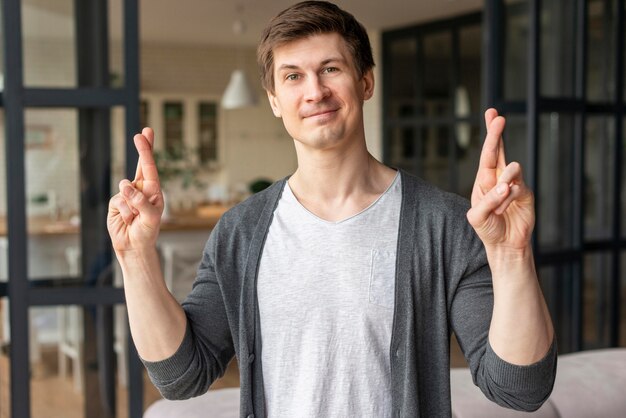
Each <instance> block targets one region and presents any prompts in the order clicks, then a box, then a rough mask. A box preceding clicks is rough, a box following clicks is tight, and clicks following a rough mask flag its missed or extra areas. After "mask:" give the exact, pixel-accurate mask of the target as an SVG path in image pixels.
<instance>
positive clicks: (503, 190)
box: [496, 183, 507, 195]
mask: <svg viewBox="0 0 626 418" xmlns="http://www.w3.org/2000/svg"><path fill="white" fill-rule="evenodd" d="M506 188H507V185H506V183H500V184H498V186H497V187H496V192H498V194H499V195H503V194H504V193H506Z"/></svg>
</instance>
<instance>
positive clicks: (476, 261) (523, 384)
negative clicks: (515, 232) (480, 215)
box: [450, 213, 557, 411]
mask: <svg viewBox="0 0 626 418" xmlns="http://www.w3.org/2000/svg"><path fill="white" fill-rule="evenodd" d="M462 216H463V217H462V221H463V222H462V225H460V226H458V228H457V231H456V233H457V234H459V233H462V235H461V236H463V237H465V239H458V237H459V235H457V239H456V240H454V244H453V246H454V247H455V248H454V251H453V253H454V254H456V257H454V258H455V260H454V261H455V263H456V264H457V269H456V271H457V272H460V273H459V276H460V279H459V280H458V283H457V285H456V289H455V292H454V296H453V299H452V304H451V308H450V322H451V326H452V329H453V331H454V333H455V334H456V336H457V340H458V341H459V345H460V346H461V349H462V350H463V353H464V355H465V357H466V359H467V361H468V364H469V366H470V370H471V373H472V377H473V380H474V383H475V384H476V385H477V386H478V387H479V388H480V389H481V391H482V392H483V393H484V394H485V396H486V397H487V398H488V399H490V400H492V401H494V402H496V403H497V404H499V405H501V406H504V407H507V408H512V409H516V410H522V411H534V410H536V409H538V408H539V407H540V406H541V405H542V404H543V402H545V401H546V400H547V398H548V397H549V396H550V393H551V391H552V387H553V385H554V379H555V376H556V354H557V350H556V343H555V342H553V343H552V345H551V347H550V349H549V350H548V352H547V353H546V355H545V356H544V357H543V358H542V359H541V360H539V361H538V362H536V363H534V364H531V365H525V366H519V365H514V364H511V363H508V362H506V361H505V360H503V359H502V358H500V357H499V356H498V355H497V354H496V353H495V352H494V351H493V349H492V348H491V346H490V345H489V338H488V335H489V326H490V323H491V316H492V313H493V286H492V280H491V271H490V269H489V265H488V263H487V257H486V254H485V250H484V247H483V244H482V242H481V241H480V239H479V238H478V236H477V235H476V233H475V232H474V230H473V229H472V228H471V226H470V225H469V223H468V222H467V221H466V218H465V216H464V213H462ZM459 229H460V230H459ZM453 270H455V269H453Z"/></svg>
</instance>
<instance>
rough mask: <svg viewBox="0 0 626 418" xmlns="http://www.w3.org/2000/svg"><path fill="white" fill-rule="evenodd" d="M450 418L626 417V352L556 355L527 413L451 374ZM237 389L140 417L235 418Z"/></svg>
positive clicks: (462, 374)
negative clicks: (550, 386)
mask: <svg viewBox="0 0 626 418" xmlns="http://www.w3.org/2000/svg"><path fill="white" fill-rule="evenodd" d="M450 384H451V396H452V416H453V418H491V417H493V418H516V417H526V418H595V417H601V418H623V417H626V389H625V388H626V348H616V349H603V350H591V351H582V352H578V353H572V354H564V355H561V356H559V360H558V366H557V376H556V381H555V383H554V390H553V391H552V395H551V396H550V398H549V399H548V400H547V401H546V402H545V403H544V404H543V406H542V407H541V408H539V409H538V410H537V411H535V412H532V413H527V412H519V411H513V410H510V409H506V408H502V407H500V406H498V405H496V404H495V403H493V402H490V401H489V400H488V399H487V398H485V396H484V395H483V394H482V392H481V391H480V389H478V388H477V387H476V386H475V385H474V383H473V382H472V377H471V374H470V372H469V370H468V369H467V368H453V369H451V370H450ZM238 416H239V389H238V388H229V389H218V390H209V391H208V392H207V393H206V394H204V395H202V396H199V397H197V398H192V399H188V400H184V401H169V400H165V399H161V400H159V401H157V402H155V403H154V404H152V405H151V406H150V407H149V408H148V409H147V410H146V412H145V414H144V418H166V417H167V418H175V417H185V418H200V417H202V418H236V417H238Z"/></svg>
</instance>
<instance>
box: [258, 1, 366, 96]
mask: <svg viewBox="0 0 626 418" xmlns="http://www.w3.org/2000/svg"><path fill="white" fill-rule="evenodd" d="M333 32H334V33H338V34H339V35H341V37H342V38H343V39H344V40H345V41H346V44H347V46H348V49H349V50H350V53H351V54H352V58H353V59H354V62H355V66H356V69H357V71H358V73H359V77H363V75H364V74H365V73H366V72H367V71H369V70H370V69H371V68H372V67H374V58H373V57H372V47H371V46H370V41H369V37H368V36H367V32H366V31H365V28H364V27H363V25H361V24H360V23H359V22H358V21H357V20H356V19H355V18H354V16H352V15H351V14H350V13H348V12H346V11H345V10H342V9H340V8H339V7H337V6H336V5H334V4H332V3H329V2H326V1H303V2H301V3H297V4H294V5H293V6H290V7H288V8H287V9H285V10H283V11H282V12H280V13H279V14H278V15H276V17H274V18H273V19H272V20H271V21H270V23H269V24H268V25H267V27H266V28H265V30H264V31H263V34H262V36H261V42H260V43H259V47H258V48H257V62H258V64H259V69H260V72H261V84H262V85H263V88H264V89H265V90H267V91H270V92H272V93H273V92H274V49H275V48H277V47H280V46H282V45H285V44H287V43H289V42H292V41H296V40H299V39H303V38H307V37H309V36H313V35H318V34H323V33H333Z"/></svg>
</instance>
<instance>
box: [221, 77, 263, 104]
mask: <svg viewBox="0 0 626 418" xmlns="http://www.w3.org/2000/svg"><path fill="white" fill-rule="evenodd" d="M256 100H257V98H256V94H255V92H254V90H253V89H252V87H251V86H250V84H249V83H248V80H247V79H246V75H245V74H244V72H243V70H235V71H233V73H232V74H231V76H230V82H229V83H228V86H226V90H225V91H224V96H222V107H223V108H224V109H238V108H241V107H246V106H254V105H255V104H256Z"/></svg>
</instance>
